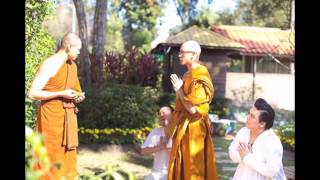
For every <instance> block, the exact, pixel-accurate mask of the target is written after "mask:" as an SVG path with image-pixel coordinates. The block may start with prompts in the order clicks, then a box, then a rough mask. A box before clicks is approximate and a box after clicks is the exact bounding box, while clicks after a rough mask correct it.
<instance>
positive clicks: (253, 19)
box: [217, 0, 292, 29]
mask: <svg viewBox="0 0 320 180" xmlns="http://www.w3.org/2000/svg"><path fill="white" fill-rule="evenodd" d="M291 1H292V0H246V1H244V0H239V1H238V4H237V7H236V9H235V11H234V12H233V13H232V15H231V14H229V13H228V12H227V11H224V12H220V13H219V15H220V18H219V19H218V21H217V23H222V24H230V23H231V24H235V25H247V26H262V27H278V28H282V29H288V28H290V13H291ZM225 12H227V13H226V14H225Z"/></svg>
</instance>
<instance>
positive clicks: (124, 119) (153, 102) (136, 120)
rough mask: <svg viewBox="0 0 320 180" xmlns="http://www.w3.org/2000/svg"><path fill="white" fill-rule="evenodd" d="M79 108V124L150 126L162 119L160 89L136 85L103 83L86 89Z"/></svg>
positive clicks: (86, 125)
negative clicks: (98, 86) (159, 113)
mask: <svg viewBox="0 0 320 180" xmlns="http://www.w3.org/2000/svg"><path fill="white" fill-rule="evenodd" d="M79 110H80V112H79V114H78V123H79V127H84V128H97V127H98V128H99V129H103V128H130V129H135V128H143V127H150V126H153V125H154V124H155V123H156V122H158V119H159V117H158V116H157V114H158V111H159V91H158V90H156V89H152V88H150V87H140V86H137V85H126V84H113V83H104V84H102V85H101V87H100V88H98V89H87V90H86V99H85V101H83V102H82V103H81V104H80V105H79Z"/></svg>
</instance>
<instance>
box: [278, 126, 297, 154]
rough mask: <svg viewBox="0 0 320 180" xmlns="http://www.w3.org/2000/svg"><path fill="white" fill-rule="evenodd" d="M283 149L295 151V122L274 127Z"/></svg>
mask: <svg viewBox="0 0 320 180" xmlns="http://www.w3.org/2000/svg"><path fill="white" fill-rule="evenodd" d="M275 131H276V134H277V135H278V136H279V138H280V140H281V142H282V145H283V147H284V148H285V149H287V150H290V151H295V123H292V122H291V123H286V124H284V125H281V126H279V127H277V128H275Z"/></svg>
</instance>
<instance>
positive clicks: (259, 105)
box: [254, 98, 275, 129]
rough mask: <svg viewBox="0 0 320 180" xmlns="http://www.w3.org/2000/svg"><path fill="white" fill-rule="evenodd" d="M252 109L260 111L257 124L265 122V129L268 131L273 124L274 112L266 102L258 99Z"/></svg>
mask: <svg viewBox="0 0 320 180" xmlns="http://www.w3.org/2000/svg"><path fill="white" fill-rule="evenodd" d="M254 107H255V108H256V109H258V110H259V111H260V116H259V122H261V121H262V122H265V123H266V126H265V129H270V128H271V127H272V126H273V122H274V114H275V113H274V110H273V108H272V107H271V106H270V104H268V103H267V101H266V100H264V99H262V98H258V99H257V100H256V102H255V103H254Z"/></svg>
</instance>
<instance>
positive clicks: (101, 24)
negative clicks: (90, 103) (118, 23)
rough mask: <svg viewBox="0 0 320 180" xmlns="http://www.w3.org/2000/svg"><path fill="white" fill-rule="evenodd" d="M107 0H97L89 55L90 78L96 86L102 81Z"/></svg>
mask: <svg viewBox="0 0 320 180" xmlns="http://www.w3.org/2000/svg"><path fill="white" fill-rule="evenodd" d="M106 15H107V0H97V2H96V9H95V14H94V25H93V48H92V57H91V75H92V76H91V78H92V82H93V84H94V85H96V86H98V85H100V83H101V82H102V81H103V63H104V57H105V52H104V43H105V27H106V21H107V19H106V18H107V16H106Z"/></svg>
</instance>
